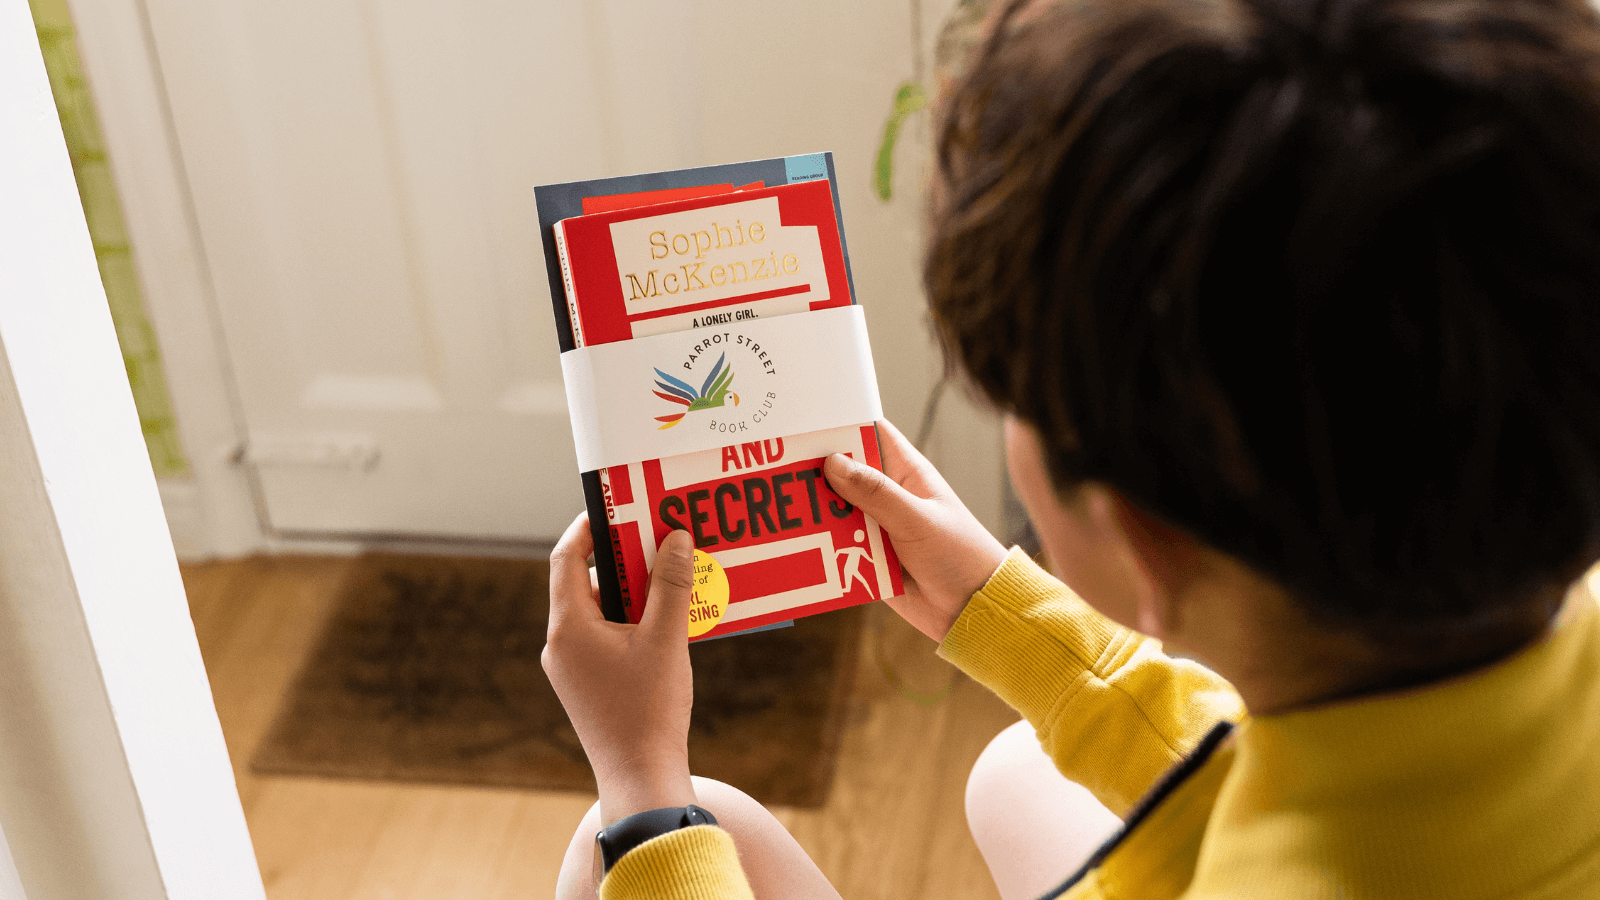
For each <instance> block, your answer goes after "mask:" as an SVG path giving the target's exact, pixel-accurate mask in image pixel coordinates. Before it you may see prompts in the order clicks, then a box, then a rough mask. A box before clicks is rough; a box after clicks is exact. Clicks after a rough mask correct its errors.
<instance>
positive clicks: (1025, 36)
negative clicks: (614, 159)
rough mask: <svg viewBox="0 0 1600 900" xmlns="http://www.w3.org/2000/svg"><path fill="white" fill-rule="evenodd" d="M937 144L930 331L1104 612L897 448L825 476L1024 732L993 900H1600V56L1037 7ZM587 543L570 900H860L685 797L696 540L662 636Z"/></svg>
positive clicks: (1526, 25) (1576, 47) (567, 686)
mask: <svg viewBox="0 0 1600 900" xmlns="http://www.w3.org/2000/svg"><path fill="white" fill-rule="evenodd" d="M942 121H943V125H942V127H941V131H940V133H939V153H938V175H937V179H936V183H935V186H934V187H935V190H934V203H933V209H932V214H931V215H932V219H931V221H932V240H931V247H930V251H929V254H928V263H927V268H926V275H927V286H928V291H929V295H930V300H931V305H932V308H933V311H934V315H935V318H936V320H937V322H938V324H939V327H940V330H941V332H942V334H943V336H944V337H945V339H946V342H947V345H948V346H949V347H950V349H951V351H952V354H953V356H954V357H955V358H956V359H958V360H959V361H960V364H961V366H962V367H963V369H964V370H965V372H966V373H967V374H968V375H969V376H970V377H971V379H972V381H973V382H974V383H975V384H976V385H977V386H978V387H979V388H980V389H981V390H982V391H983V392H984V393H985V394H987V395H988V396H989V397H990V398H991V399H992V400H993V401H994V402H995V404H996V405H997V406H999V407H1000V408H1002V409H1003V410H1005V411H1006V412H1007V413H1008V414H1009V419H1008V423H1007V428H1006V431H1007V446H1008V463H1009V466H1010V469H1011V474H1012V478H1013V480H1014V483H1015V484H1016V487H1017V491H1018V494H1019V496H1021V497H1022V498H1023V501H1024V503H1025V505H1026V506H1027V508H1028V511H1029V514H1030V516H1031V517H1032V519H1033V521H1034V524H1035V525H1036V527H1037V530H1038V532H1039V534H1040V536H1041V538H1042V540H1043V542H1044V547H1045V552H1046V556H1047V557H1048V560H1049V562H1050V564H1051V568H1052V570H1053V571H1054V572H1056V573H1057V574H1058V575H1059V576H1060V577H1061V579H1062V581H1064V582H1065V585H1070V586H1071V587H1070V589H1069V588H1068V587H1066V586H1065V585H1063V584H1062V583H1061V582H1058V581H1056V580H1055V579H1054V578H1052V577H1050V576H1049V575H1046V574H1045V573H1044V572H1043V571H1042V570H1040V569H1039V568H1038V567H1036V566H1035V565H1034V564H1033V563H1032V562H1031V561H1029V560H1028V559H1027V558H1026V557H1025V556H1023V555H1022V554H1020V553H1017V552H1012V553H1009V554H1008V553H1007V552H1006V551H1005V550H1004V548H1002V547H1001V546H1000V545H999V544H998V543H997V542H996V541H995V540H994V538H993V537H991V536H990V535H989V534H988V533H987V532H985V531H984V530H983V528H982V527H981V526H980V525H979V524H978V523H977V522H976V520H974V519H973V518H972V516H971V515H970V514H968V513H967V511H966V510H965V508H964V507H963V506H962V505H961V503H960V501H959V500H957V499H956V497H955V496H954V495H953V494H952V493H951V492H950V490H949V488H948V486H947V485H945V484H944V482H943V481H942V480H941V479H940V477H939V475H938V473H937V472H936V471H934V469H933V468H932V467H931V466H930V465H929V464H928V462H927V461H926V460H925V459H923V458H922V457H921V456H920V455H918V454H917V453H916V451H915V450H914V449H913V448H911V447H910V446H909V445H908V444H907V443H906V441H905V440H904V438H903V437H901V436H900V435H899V433H898V432H897V431H895V430H894V429H893V427H892V426H889V425H887V423H885V424H884V426H883V433H884V447H885V468H886V472H887V477H885V476H884V475H880V474H879V473H876V472H874V471H872V470H871V469H868V468H865V467H863V466H860V465H859V464H856V463H854V462H852V461H850V460H848V459H845V458H843V457H838V456H836V457H834V458H832V459H830V460H829V461H828V465H827V475H828V478H829V480H830V482H831V484H832V485H833V486H834V488H835V489H836V490H837V491H838V492H839V493H840V494H841V495H843V496H844V497H845V498H846V499H849V500H850V501H851V502H854V503H856V504H857V505H859V506H861V507H862V508H863V509H864V510H866V511H867V512H868V513H869V514H871V515H873V516H874V517H876V518H877V519H878V521H879V522H881V523H882V524H883V526H884V527H885V528H886V529H888V531H889V532H890V534H891V536H892V537H893V539H894V541H895V545H896V548H897V550H898V551H899V553H900V556H901V559H902V562H903V564H904V566H905V568H906V571H907V574H908V575H909V576H910V577H909V579H908V585H909V587H908V593H907V595H906V596H905V597H901V598H897V599H895V600H892V601H890V604H891V605H892V606H893V607H894V608H895V610H896V611H897V612H899V613H900V614H901V615H903V616H905V617H906V618H907V619H908V620H909V621H910V622H911V623H912V624H914V625H916V626H917V627H918V628H919V629H921V630H922V631H924V632H925V633H927V634H928V635H930V636H931V637H933V638H934V639H936V640H938V641H940V652H941V653H942V654H943V655H944V656H946V657H947V658H948V659H950V660H952V661H954V662H955V663H956V664H957V665H959V666H961V667H962V668H963V669H965V670H966V671H967V672H968V673H970V674H971V675H973V676H974V677H975V678H977V679H979V680H980V681H982V682H983V683H985V684H987V685H989V686H990V687H991V688H993V689H994V690H995V691H996V692H997V693H999V694H1000V696H1001V697H1003V698H1004V699H1006V700H1007V701H1008V702H1010V703H1011V704H1012V705H1013V706H1015V707H1016V708H1017V709H1018V710H1019V711H1021V712H1022V713H1023V714H1024V716H1025V717H1026V719H1027V721H1028V725H1027V726H1026V729H1025V730H1023V731H1017V730H1012V731H1008V732H1006V733H1005V734H1002V736H1001V737H1000V738H999V739H997V741H996V743H995V744H994V745H992V746H991V748H990V750H989V751H986V753H985V755H984V757H983V759H982V760H980V762H979V769H978V771H976V772H975V773H974V776H973V780H972V782H971V784H970V786H969V794H968V807H969V821H970V824H971V825H972V828H973V831H974V837H975V838H976V839H977V841H978V845H979V847H980V849H981V850H982V851H983V853H984V856H985V859H986V860H987V861H988V863H989V865H990V868H991V871H992V872H993V873H994V874H995V877H996V881H997V884H998V885H999V887H1000V889H1001V892H1002V894H1003V895H1004V896H1006V897H1007V898H1008V900H1009V898H1013V897H1024V896H1032V895H1035V894H1038V893H1043V892H1047V891H1048V892H1049V894H1050V896H1062V897H1067V898H1088V897H1128V898H1142V900H1154V898H1180V897H1181V898H1184V900H1201V898H1233V900H1254V898H1327V900H1333V898H1350V900H1360V898H1412V897H1426V898H1433V897H1449V898H1483V900H1490V898H1547V900H1567V898H1590V897H1595V896H1600V765H1597V764H1596V760H1595V759H1594V758H1593V754H1594V753H1595V752H1596V750H1597V749H1600V679H1597V677H1596V676H1597V674H1600V614H1597V611H1596V609H1595V603H1594V600H1593V599H1592V598H1590V597H1588V596H1587V595H1585V594H1584V593H1583V592H1581V591H1575V592H1573V593H1572V595H1571V596H1570V597H1569V598H1566V599H1565V601H1564V597H1566V589H1567V586H1568V585H1569V584H1570V583H1571V582H1572V581H1573V580H1574V579H1575V578H1577V577H1578V576H1579V575H1580V574H1581V573H1582V572H1583V571H1584V569H1585V568H1586V567H1587V566H1588V565H1589V564H1590V563H1592V562H1593V561H1594V560H1595V559H1596V558H1597V557H1600V149H1597V148H1600V25H1597V23H1596V19H1595V14H1594V13H1593V12H1592V11H1591V10H1590V9H1589V7H1588V6H1586V5H1585V4H1584V3H1583V2H1581V0H1448V2H1447V0H1322V2H1313V0H1162V2H1156V0H1061V2H1031V3H1012V4H1010V5H1009V6H1008V7H1007V8H1006V9H1004V10H1002V11H1001V12H1000V13H999V14H998V15H997V16H996V17H995V19H994V21H993V22H992V23H990V26H989V37H988V38H987V39H986V41H985V42H984V43H983V45H982V46H981V47H980V48H979V49H978V50H977V51H976V54H975V58H974V60H973V62H972V65H971V71H970V72H968V73H967V74H966V75H965V76H964V77H963V78H962V80H961V81H960V83H959V84H958V85H956V86H955V87H954V89H953V90H952V92H951V95H950V98H949V102H948V103H947V105H946V109H945V111H944V113H943V120H942ZM588 533H589V532H588V528H587V525H586V524H585V523H584V522H583V521H582V520H581V519H580V520H579V521H578V522H576V523H574V525H573V528H572V529H571V530H569V531H568V533H567V536H566V537H565V538H564V539H563V541H562V543H561V544H560V546H558V548H557V550H556V553H555V554H554V555H553V556H552V558H551V603H552V610H551V622H550V636H549V637H550V640H549V645H548V647H547V648H546V651H545V665H546V668H547V670H548V671H549V673H550V676H551V680H552V682H553V683H554V684H555V686H556V689H557V691H558V692H559V693H560V694H561V697H562V700H563V702H564V703H565V704H566V706H567V709H568V711H569V712H570V713H571V716H572V719H573V723H574V725H575V727H576V728H577V730H578V734H579V737H580V738H581V739H582V741H583V745H584V747H585V749H586V751H587V752H588V754H589V758H590V761H591V763H592V764H593V765H594V768H595V774H596V778H597V780H598V782H599V787H600V803H599V804H598V806H597V808H596V810H595V811H593V812H592V813H591V816H590V817H589V818H588V819H586V820H585V823H584V824H583V825H582V826H581V827H580V829H579V832H578V834H577V836H576V837H575V838H574V842H573V845H572V849H571V850H570V851H569V855H568V861H567V865H566V867H565V868H564V869H563V874H562V880H561V884H560V885H559V886H558V894H559V895H560V896H562V897H575V896H582V895H584V894H586V893H588V892H591V891H593V889H594V885H595V884H600V887H601V894H602V895H603V896H605V897H607V898H623V897H645V896H650V897H683V898H689V897H719V898H720V897H746V896H751V895H752V893H753V895H754V896H758V897H762V898H763V900H765V898H768V897H834V896H836V894H835V893H834V892H833V891H832V888H831V887H829V886H828V884H827V882H826V880H825V879H824V878H823V877H822V876H821V874H820V872H818V871H817V869H816V867H815V866H814V865H813V864H811V863H810V861H809V860H808V859H806V858H805V855H804V853H803V852H801V851H800V849H799V848H798V846H797V845H795V843H794V842H793V840H792V839H791V838H789V836H788V835H787V833H786V832H784V831H783V829H782V828H781V826H779V825H778V824H777V823H776V821H775V820H773V819H772V818H771V817H770V815H767V814H765V811H764V810H761V809H760V807H759V806H758V805H756V804H754V803H753V801H750V800H749V798H747V797H744V796H743V795H742V794H739V793H738V792H736V791H733V790H732V789H730V788H727V787H726V786H723V785H718V784H716V783H715V782H707V781H704V780H700V779H693V780H692V779H691V778H690V776H689V770H688V764H687V752H686V749H685V742H686V734H687V728H688V712H689V706H690V702H691V696H690V681H689V665H688V656H687V651H686V649H685V646H684V641H683V632H684V618H685V609H686V605H687V595H688V575H689V569H690V565H689V562H688V560H689V553H690V549H689V541H688V540H686V539H684V538H683V537H681V536H678V535H673V536H672V537H670V538H669V539H668V540H667V541H666V542H665V543H664V544H663V547H662V553H661V555H660V557H659V559H658V563H657V568H656V572H655V578H654V583H653V585H652V588H651V594H650V598H649V606H648V610H649V611H648V612H647V613H646V616H645V620H644V622H642V623H641V624H640V625H638V626H632V627H630V626H621V625H612V624H609V623H606V622H604V621H602V620H601V619H600V617H599V614H598V612H597V611H596V607H595V605H594V603H593V600H592V594H591V590H592V589H591V587H590V582H589V578H588V575H587V573H586V572H585V566H586V563H585V562H584V560H585V559H586V557H587V555H588V552H589V549H590V548H589V546H588V543H587V541H588ZM1080 597H1081V598H1082V599H1080ZM1157 639H1159V640H1160V641H1163V642H1164V643H1165V645H1166V647H1167V648H1168V649H1171V650H1174V651H1178V652H1181V653H1183V654H1185V655H1189V656H1193V657H1195V658H1197V659H1200V660H1203V661H1204V662H1205V663H1206V664H1207V665H1208V666H1209V669H1207V668H1202V667H1201V666H1199V665H1196V664H1193V663H1189V662H1185V661H1180V660H1175V659H1173V658H1170V657H1168V656H1166V655H1164V654H1163V652H1162V649H1161V644H1160V643H1158V642H1157ZM1213 672H1214V673H1216V674H1213ZM1224 679H1225V680H1224ZM1246 710H1248V715H1247V714H1246ZM1235 722H1236V723H1237V724H1230V723H1235ZM1035 736H1036V737H1037V742H1035V740H1034V738H1035ZM1041 754H1043V755H1041ZM1047 757H1048V760H1049V761H1050V762H1053V770H1052V769H1051V766H1050V765H1049V764H1048V763H1042V761H1043V760H1045V759H1046V758H1047ZM1058 773H1059V774H1058ZM1062 776H1065V777H1062ZM1079 786H1081V787H1079ZM690 804H694V805H695V806H696V808H697V809H698V808H699V807H704V808H705V810H708V811H709V812H710V817H714V818H715V819H716V821H717V823H718V824H717V825H716V826H712V825H708V824H701V823H704V822H706V821H707V820H708V818H710V817H703V816H702V814H701V813H698V812H689V813H684V812H683V810H684V809H686V808H688V807H689V805H690ZM661 809H666V810H672V812H670V813H664V814H656V815H655V816H654V820H653V821H652V817H651V816H650V815H646V816H644V817H634V814H636V813H641V812H646V811H652V810H661ZM668 818H670V819H672V822H666V819H668ZM1119 820H1120V825H1119ZM664 822H665V823H666V824H662V823H664ZM618 823H620V824H618ZM641 823H643V824H641ZM602 825H604V826H607V841H611V842H613V843H614V846H613V844H612V843H607V841H602V844H604V845H606V846H608V847H610V848H611V850H612V851H615V852H614V853H612V855H611V858H609V859H608V860H607V862H610V863H613V864H614V867H613V868H611V870H610V873H609V875H607V876H606V877H605V880H604V882H603V883H601V882H599V880H598V879H593V880H591V878H592V876H590V875H589V872H588V869H589V865H588V862H589V859H590V858H591V855H592V854H591V852H590V846H591V844H592V843H593V842H594V840H595V835H596V832H598V831H599V830H600V828H601V827H602ZM680 826H681V827H680ZM1114 828H1115V829H1118V832H1117V834H1116V836H1115V837H1113V838H1112V839H1111V840H1110V841H1109V842H1108V843H1106V844H1105V845H1103V846H1101V847H1100V848H1099V849H1098V850H1096V849H1094V847H1095V842H1096V841H1097V840H1098V839H1099V838H1100V837H1101V832H1104V831H1109V830H1111V829H1114ZM618 855H620V859H618V858H616V856H618Z"/></svg>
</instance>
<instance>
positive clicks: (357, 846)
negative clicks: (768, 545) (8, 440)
mask: <svg viewBox="0 0 1600 900" xmlns="http://www.w3.org/2000/svg"><path fill="white" fill-rule="evenodd" d="M349 566H350V562H349V560H345V559H336V558H311V557H275V558H258V559H249V560H241V561H235V562H221V563H206V564H199V565H187V566H184V569H183V577H184V584H185V586H186V587H187V588H188V592H189V605H190V608H191V610H192V612H193V614H194V623H195V630H196V632H197V634H198V635H199V639H200V649H201V652H202V653H203V655H204V657H205V663H206V669H207V671H208V672H209V674H210V678H211V688H212V691H213V693H214V694H215V696H216V702H217V713H218V715H219V717H220V718H221V720H222V729H223V732H224V734H225V735H226V737H227V741H228V750H229V752H230V754H231V755H232V757H233V768H234V775H235V777H236V778H237V779H238V783H239V794H240V797H241V799H242V800H243V802H244V812H245V818H246V819H247V820H248V822H249V825H250V834H251V837H252V839H253V840H254V842H255V849H256V858H257V859H258V860H259V862H260V865H261V874H262V877H263V878H264V879H265V881H266V886H267V896H268V897H269V898H270V900H513V898H515V900H527V898H536V897H548V896H550V893H551V891H552V889H553V888H554V886H555V878H556V869H557V867H558V865H559V863H560V860H561V854H562V852H563V851H564V850H565V848H566V846H567V842H568V840H569V839H570V838H571V836H572V830H573V828H575V827H576V825H577V822H578V820H579V818H581V817H582V815H583V813H584V811H585V810H587V809H588V808H589V805H590V804H591V803H592V802H593V801H594V797H593V795H583V794H565V793H540V792H531V791H508V790H474V789H460V788H438V787H420V786H411V785H401V784H393V783H364V782H338V781H325V780H318V779H309V778H285V777H278V776H273V777H259V776H256V775H253V774H251V772H250V768H249V760H250V755H251V753H252V751H253V750H254V748H255V745H256V742H257V741H258V740H259V739H260V738H261V737H262V735H263V734H264V733H265V731H266V729H267V727H268V725H270V724H271V721H272V717H273V714H274V713H275V711H276V709H277V704H278V700H279V698H280V697H281V695H282V694H283V692H284V690H285V688H286V687H287V686H288V684H289V682H290V680H291V679H292V678H293V676H294V674H295V672H296V671H297V669H298V667H299V665H300V663H301V662H302V660H303V659H304V657H305V654H306V653H307V652H309V651H310V649H311V648H312V645H313V644H314V642H315V641H316V638H317V636H318V633H319V631H320V629H321V626H322V623H323V621H324V620H325V617H326V616H327V615H328V614H329V613H330V612H331V609H330V608H329V607H330V602H331V601H332V599H333V598H334V596H335V595H336V593H337V591H338V588H339V584H340V581H341V579H342V578H343V577H344V575H345V573H346V572H347V571H348V569H349ZM869 623H870V624H869V626H868V637H867V640H866V641H864V642H863V646H862V653H861V658H860V661H859V670H858V673H857V678H856V688H855V695H854V699H853V702H852V704H851V713H850V721H849V724H848V726H847V730H846V734H845V739H844V746H843V750H842V753H841V757H840V761H839V770H838V775H837V778H836V780H835V783H834V787H833V792H832V795H831V797H830V799H829V801H828V804H827V805H826V806H825V807H824V808H822V809H820V810H793V809H778V810H775V812H776V813H777V815H778V817H779V818H780V819H781V820H782V821H783V823H784V824H785V825H786V826H787V827H788V828H789V830H790V831H791V832H792V833H793V834H794V835H795V837H796V838H798V839H799V841H800V843H801V844H802V845H803V846H805V847H806V849H807V850H808V851H810V853H811V855H812V856H813V857H814V858H815V859H816V860H817V862H818V864H819V865H820V866H821V867H822V870H823V871H824V872H826V873H827V875H828V877H829V878H830V879H832V880H833V883H834V885H835V886H836V887H837V888H838V889H839V892H840V893H841V894H843V895H844V897H845V898H847V900H909V898H913V897H915V898H922V897H941V898H974V900H983V898H994V897H996V896H997V894H996V893H995V889H994V886H993V884H992V883H991V882H990V881H989V876H988V872H987V870H986V869H985V868H984V865H983V860H982V859H981V858H980V857H979V855H978V851H977V849H976V848H975V847H974V846H973V844H972V840H971V838H970V837H969V836H968V835H967V830H966V822H965V817H964V815H963V813H962V793H963V790H964V786H965V782H966V775H967V771H968V770H969V769H970V768H971V765H972V763H973V761H974V760H975V759H976V758H977V756H978V754H979V752H980V751H982V749H983V747H984V746H985V745H986V744H987V743H988V741H989V739H990V738H992V737H993V736H994V735H995V734H997V733H999V731H1000V730H1001V729H1003V728H1004V727H1006V726H1007V725H1009V724H1010V723H1012V722H1014V721H1016V718H1017V716H1016V714H1015V713H1014V712H1012V711H1011V710H1010V709H1008V708H1007V707H1006V706H1005V705H1004V704H1002V703H1001V702H1000V701H999V700H998V699H996V698H995V697H994V696H993V695H992V694H990V693H989V692H988V691H986V690H985V689H983V688H982V687H979V686H978V685H977V684H975V683H973V682H972V681H970V680H968V679H967V678H965V677H964V676H960V675H959V674H958V673H956V672H955V671H954V670H953V669H951V668H950V667H949V666H948V665H946V664H945V663H944V662H942V661H940V660H939V659H938V658H937V657H935V656H934V655H933V645H932V643H931V642H930V641H929V640H927V639H926V638H925V637H923V636H922V635H920V634H918V633H917V632H916V631H914V630H912V629H911V627H910V626H908V625H905V624H904V623H903V622H902V621H901V620H900V619H899V618H898V617H896V616H895V615H894V614H893V613H892V612H891V611H890V610H889V609H888V608H886V607H877V608H874V609H872V610H871V613H870V618H869ZM947 686H949V688H950V689H949V690H948V692H947V691H946V687H947Z"/></svg>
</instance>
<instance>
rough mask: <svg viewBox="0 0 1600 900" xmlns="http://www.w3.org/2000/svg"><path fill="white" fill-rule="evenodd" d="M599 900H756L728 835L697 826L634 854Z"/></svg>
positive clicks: (620, 864) (616, 869) (615, 869)
mask: <svg viewBox="0 0 1600 900" xmlns="http://www.w3.org/2000/svg"><path fill="white" fill-rule="evenodd" d="M599 893H600V900H633V898H646V897H648V898H651V900H754V895H752V894H751V893H750V884H749V882H747V881H745V877H744V869H743V868H741V867H740V866H739V853H738V851H737V850H735V849H734V847H733V838H732V837H731V836H729V834H728V833H727V832H726V831H723V830H722V829H720V828H714V827H712V826H710V825H694V826H691V827H689V828H680V829H678V830H677V831H669V832H667V833H666V834H663V835H661V836H660V837H654V838H651V839H650V840H648V841H645V842H644V843H642V844H640V845H639V846H637V847H635V848H633V849H632V850H629V851H628V852H627V853H624V854H623V855H622V858H621V859H619V860H617V862H616V865H614V866H612V867H611V871H610V872H609V873H608V874H607V875H606V877H605V880H604V881H602V882H600V891H599Z"/></svg>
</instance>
